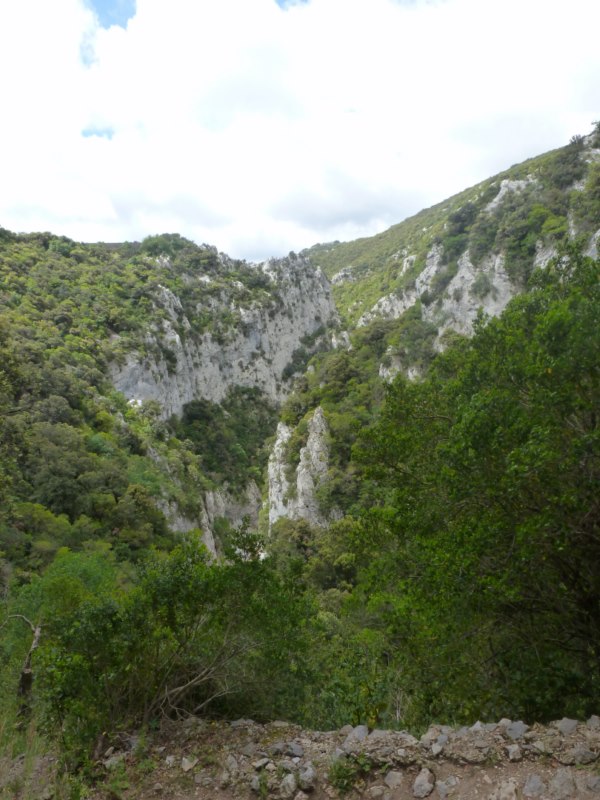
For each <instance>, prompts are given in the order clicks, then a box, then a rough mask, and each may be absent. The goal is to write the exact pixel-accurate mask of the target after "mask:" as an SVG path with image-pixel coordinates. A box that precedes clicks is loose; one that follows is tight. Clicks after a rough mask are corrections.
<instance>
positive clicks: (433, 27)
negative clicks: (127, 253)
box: [0, 0, 600, 258]
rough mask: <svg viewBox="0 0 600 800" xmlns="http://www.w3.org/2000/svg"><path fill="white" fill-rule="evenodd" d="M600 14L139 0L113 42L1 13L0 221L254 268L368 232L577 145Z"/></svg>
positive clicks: (79, 0)
mask: <svg viewBox="0 0 600 800" xmlns="http://www.w3.org/2000/svg"><path fill="white" fill-rule="evenodd" d="M599 23H600V4H599V3H598V2H597V0H570V1H569V3H568V4H567V3H566V2H564V1H563V0H545V2H542V0H485V2H482V0H437V1H434V2H427V0H415V2H398V0H309V2H307V3H303V4H292V5H290V6H289V7H288V8H287V9H286V10H282V9H280V8H279V7H278V5H277V4H276V3H275V1H274V0H202V2H196V0H170V2H169V3H168V4H167V3H164V2H163V0H138V2H137V13H136V15H135V17H133V18H132V19H131V20H130V21H129V23H128V25H127V28H126V29H125V30H124V29H122V28H119V27H112V28H109V29H108V30H105V29H102V28H100V27H99V25H98V22H97V19H95V18H94V15H93V14H92V13H91V12H90V11H89V10H88V9H86V7H85V5H84V2H83V0H55V1H54V2H53V3H51V4H50V3H48V2H47V0H19V2H18V3H5V4H2V6H1V7H0V70H1V74H2V75H3V76H5V78H6V79H5V81H4V85H3V109H4V114H3V125H2V127H1V128H0V146H1V148H2V154H3V174H2V182H1V184H0V224H2V225H4V226H5V227H9V228H12V229H15V230H32V229H40V228H41V229H51V230H53V231H55V232H57V233H64V234H66V235H69V236H72V237H73V238H76V239H84V240H97V239H104V240H107V241H117V240H120V239H135V238H141V237H143V236H145V235H148V234H152V233H157V232H162V231H178V232H180V233H182V234H184V235H187V236H190V237H192V238H194V239H196V240H197V241H207V242H210V243H214V244H216V245H217V246H218V247H219V248H220V249H223V250H226V251H228V252H230V253H231V254H232V255H236V256H242V257H248V258H259V257H265V256H267V255H269V254H271V253H281V252H287V251H288V250H289V249H295V250H297V249H300V248H302V247H304V246H307V245H310V244H312V243H314V242H316V241H328V240H331V239H336V238H339V239H342V238H352V237H355V236H359V235H367V234H369V233H373V232H375V231H376V230H381V229H383V228H385V227H387V226H388V225H391V224H393V223H394V222H398V221H400V220H401V219H402V218H404V217H405V216H407V215H409V214H411V213H415V212H416V211H418V210H419V209H420V208H421V207H422V206H424V205H430V204H432V203H434V202H437V201H439V200H442V199H444V198H445V197H446V196H448V195H449V194H452V193H454V192H457V191H460V190H461V189H463V188H465V187H466V186H469V185H471V184H473V183H475V182H476V181H478V180H481V179H483V178H485V177H488V176H489V175H491V174H493V173H494V172H496V171H498V170H500V169H503V168H505V167H507V166H509V165H510V164H512V163H515V162H517V161H519V160H522V159H524V158H527V157H529V156H533V155H536V154H538V153H540V152H543V151H544V150H546V149H550V148H552V147H557V146H560V145H561V144H564V143H566V142H567V141H568V139H569V138H570V136H571V135H572V134H574V133H585V132H587V131H588V130H589V129H590V125H591V122H592V120H595V119H597V118H598V117H599V116H600V111H599V109H598V108H597V106H596V107H594V104H597V103H598V95H597V79H598V76H599V75H600V51H599V50H598V48H597V47H596V38H597V31H598V29H599V27H600V25H599ZM82 53H83V54H84V58H82ZM84 130H87V131H89V130H99V131H102V130H110V131H112V132H113V135H112V138H110V139H109V138H105V137H100V136H88V137H84V136H83V135H82V133H83V131H84Z"/></svg>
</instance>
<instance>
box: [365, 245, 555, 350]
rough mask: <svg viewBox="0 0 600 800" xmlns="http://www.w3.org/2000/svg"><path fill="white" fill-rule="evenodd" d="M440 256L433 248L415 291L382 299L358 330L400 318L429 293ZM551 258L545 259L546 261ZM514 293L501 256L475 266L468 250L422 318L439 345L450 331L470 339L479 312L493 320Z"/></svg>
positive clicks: (436, 249)
mask: <svg viewBox="0 0 600 800" xmlns="http://www.w3.org/2000/svg"><path fill="white" fill-rule="evenodd" d="M544 255H547V254H546V253H544ZM442 256H443V252H442V248H441V246H439V245H434V246H433V247H432V248H431V250H430V251H429V253H428V254H427V260H426V263H425V267H424V268H423V270H422V272H421V273H420V275H419V276H418V277H417V279H416V281H415V285H414V287H413V288H411V289H407V290H405V291H404V292H403V293H401V294H400V295H397V294H390V295H386V296H385V297H382V298H381V299H380V300H378V301H377V303H376V304H375V305H374V306H373V308H372V309H371V310H370V311H368V312H367V313H365V314H363V316H362V317H361V318H360V320H359V321H358V325H359V327H360V326H364V325H368V324H369V323H370V322H372V321H373V320H374V319H376V318H377V317H383V318H386V319H397V318H398V317H401V316H402V314H404V312H405V311H407V310H408V309H409V308H411V307H412V306H413V305H414V304H415V303H416V302H417V301H418V300H419V299H421V298H422V297H423V295H424V294H425V293H427V292H430V291H431V289H432V285H433V281H434V278H435V276H436V275H437V274H438V272H439V271H440V270H441V269H443V265H442ZM550 257H551V256H550V255H548V256H547V259H549V258H550ZM517 291H518V290H517V288H516V287H515V286H514V285H513V284H512V282H511V280H510V278H509V276H508V274H507V273H506V270H505V269H504V257H503V256H502V254H490V255H489V256H487V257H486V258H485V259H484V260H483V262H482V263H481V264H480V265H478V266H475V265H474V264H473V263H472V261H471V259H470V256H469V251H468V250H467V251H466V252H465V253H463V254H462V256H461V257H460V258H459V259H458V270H457V272H456V274H455V275H454V276H453V277H452V279H451V280H450V281H449V283H448V285H447V287H446V289H445V290H444V292H443V294H441V295H440V297H439V298H437V299H435V300H434V299H432V300H431V301H429V300H428V302H427V303H425V302H423V307H422V308H423V310H422V313H423V318H424V319H426V320H427V321H429V322H432V323H433V324H435V325H436V326H437V328H438V341H439V340H441V338H442V337H443V335H444V334H445V333H446V332H447V331H449V330H452V331H456V332H457V333H462V334H466V335H469V334H471V333H472V332H473V323H474V321H475V319H476V318H477V315H478V314H479V313H480V311H483V312H484V313H485V314H488V315H489V316H492V317H495V316H498V315H499V314H501V313H502V311H503V310H504V308H505V307H506V306H507V304H508V302H509V301H510V300H511V298H512V297H513V296H514V295H515V294H516V293H517Z"/></svg>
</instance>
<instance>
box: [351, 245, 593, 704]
mask: <svg viewBox="0 0 600 800" xmlns="http://www.w3.org/2000/svg"><path fill="white" fill-rule="evenodd" d="M598 285H600V284H599V282H598V264H597V263H595V262H592V261H591V260H589V259H585V258H583V257H581V256H580V255H579V254H578V253H577V252H575V251H570V252H569V254H568V256H565V257H563V258H562V259H560V260H559V261H558V262H557V263H556V264H555V265H554V267H552V268H548V270H547V271H546V272H545V273H542V274H540V275H538V276H536V289H535V290H534V291H533V292H532V293H531V294H530V295H527V296H524V297H523V298H520V299H518V300H515V301H513V303H512V304H511V306H509V309H508V310H507V312H506V313H505V314H504V315H503V317H502V318H500V319H498V320H492V321H491V322H489V323H488V324H487V325H486V326H485V327H481V328H480V330H479V331H478V333H477V335H476V336H475V337H474V339H473V341H472V343H469V344H468V345H461V347H460V348H459V350H458V351H450V352H449V353H448V354H447V355H446V356H445V357H443V358H440V359H438V361H437V362H436V363H435V365H434V368H433V371H432V373H431V375H430V377H429V378H428V379H427V380H425V381H423V382H422V383H418V384H409V383H406V382H405V381H402V380H400V379H398V380H397V382H396V383H395V384H394V387H393V388H392V389H391V390H390V393H389V396H388V398H387V400H386V405H385V408H384V413H383V415H382V418H381V421H380V422H379V423H378V424H377V425H376V426H375V428H374V429H373V431H372V432H371V433H368V434H367V435H366V436H365V438H364V440H363V443H362V445H361V448H360V453H361V458H362V459H363V460H364V461H366V462H367V463H368V464H370V467H369V474H370V475H371V477H372V478H376V479H377V482H378V487H379V488H378V494H379V497H380V500H379V503H380V504H381V508H380V509H374V510H373V511H371V512H369V515H368V516H369V518H370V520H371V522H370V526H371V528H372V531H373V533H375V532H376V531H377V530H381V533H380V534H378V537H380V538H377V539H375V542H373V541H372V540H371V541H370V546H371V547H373V545H375V546H376V547H382V548H383V550H382V555H381V557H380V558H377V557H375V558H373V557H372V553H371V564H370V565H369V567H368V569H366V571H365V572H364V573H363V575H362V577H361V581H362V582H361V586H363V587H364V588H365V590H366V587H369V589H368V597H369V598H371V599H370V600H368V601H367V602H369V603H374V602H376V603H377V609H378V614H377V616H378V619H379V620H380V624H383V620H384V619H385V618H386V617H388V621H387V624H386V627H387V631H388V636H391V637H392V638H397V639H398V640H399V641H404V643H405V644H404V645H403V647H406V648H407V652H409V651H410V656H411V660H410V661H408V662H407V661H405V660H404V659H402V662H403V670H404V672H405V674H407V675H410V678H409V680H408V685H410V691H411V692H412V695H413V696H412V702H413V704H414V703H415V702H418V703H419V704H420V705H421V714H422V715H423V717H426V716H427V715H434V716H447V715H448V714H449V713H452V712H454V713H456V709H457V707H458V705H459V704H460V703H463V702H464V698H465V696H466V694H467V692H469V693H470V694H471V695H474V696H475V697H476V698H477V707H474V706H473V705H470V706H469V707H468V708H467V709H466V714H465V716H471V715H473V714H479V715H488V716H489V715H494V714H498V713H501V710H502V711H503V713H507V709H510V710H511V712H510V713H511V714H512V713H514V714H523V715H525V716H527V717H529V718H531V717H536V718H539V717H548V716H550V715H553V714H556V713H560V712H559V711H558V709H562V710H564V713H571V714H577V713H579V714H581V713H583V712H584V710H589V709H590V708H591V707H593V705H594V703H595V702H596V701H597V696H598V694H597V693H598V682H599V680H600V675H599V674H598V672H597V667H596V664H597V663H598V662H597V656H596V653H595V644H594V643H595V642H596V641H597V637H598V632H597V628H598V625H599V624H600V618H598V617H597V615H596V614H595V612H593V611H592V609H593V608H596V607H597V606H598V602H599V598H600V587H599V586H598V582H597V578H596V576H597V574H598V559H599V558H600V550H598V552H596V550H597V549H598V546H599V542H600V538H599V537H598V529H597V526H598V511H599V509H598V500H597V486H598V478H599V477H600V476H599V475H598V473H597V464H596V460H595V458H594V455H593V453H595V452H597V448H598V429H597V422H596V420H597V418H598V411H599V409H598V407H597V403H598V396H599V395H598V378H599V375H598V369H597V365H598V356H599V355H600V352H599V350H600V342H599V340H598V329H597V325H596V324H595V322H594V320H595V314H596V312H595V310H594V309H595V308H596V307H597V302H598V297H597V294H598ZM383 508H387V509H388V511H387V512H386V513H385V514H383ZM378 596H379V597H380V598H381V600H383V598H386V599H385V601H384V604H383V605H382V604H381V600H379V601H377V600H376V598H377V597H378ZM390 601H391V602H392V603H393V604H394V605H395V606H396V610H395V611H394V612H393V613H392V616H389V614H390V611H391V610H392V608H393V606H390ZM408 608H410V609H411V615H410V616H411V618H412V619H410V620H409V619H407V610H408ZM386 609H387V610H386ZM457 643H460V644H459V645H457ZM432 653H435V657H434V659H432V658H431V654H432ZM541 654H543V657H542V656H541ZM411 662H412V663H413V665H415V666H414V667H413V669H412V670H410V669H408V668H409V666H410V663H411ZM517 665H518V666H517ZM416 672H418V673H419V674H420V675H421V676H422V677H421V678H419V674H416ZM413 682H414V683H413ZM474 686H477V687H478V690H477V691H476V692H474V691H473V687H474ZM419 687H421V689H420V690H419ZM420 691H421V695H420Z"/></svg>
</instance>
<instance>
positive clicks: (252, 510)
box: [161, 481, 262, 556]
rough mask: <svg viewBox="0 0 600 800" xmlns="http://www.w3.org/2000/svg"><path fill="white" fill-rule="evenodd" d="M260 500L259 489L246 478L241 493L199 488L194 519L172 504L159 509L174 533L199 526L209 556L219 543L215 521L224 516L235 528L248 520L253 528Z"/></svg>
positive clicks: (216, 522)
mask: <svg viewBox="0 0 600 800" xmlns="http://www.w3.org/2000/svg"><path fill="white" fill-rule="evenodd" d="M261 501H262V497H261V492H260V489H259V488H258V486H257V485H256V483H255V482H254V481H250V482H249V483H248V485H247V486H246V487H245V489H244V491H243V493H242V494H241V495H234V494H231V493H230V492H228V491H227V490H226V489H224V488H223V489H214V490H211V491H204V492H202V494H201V498H200V514H199V516H198V517H197V518H195V519H192V518H191V517H186V516H185V515H183V514H182V513H181V512H180V511H179V509H178V508H177V507H176V506H175V505H173V504H163V505H162V506H161V510H162V512H163V513H164V514H165V516H166V518H167V522H168V523H169V527H170V528H171V530H173V531H175V532H177V533H187V532H188V531H191V530H194V529H195V528H199V529H200V530H201V531H202V539H203V542H204V544H205V545H206V548H207V549H208V551H209V552H210V553H211V554H212V555H213V556H219V555H221V552H220V549H221V543H220V542H219V539H218V535H217V534H216V531H215V529H216V526H217V524H218V521H219V520H225V521H226V522H227V523H228V524H229V525H230V526H231V527H232V528H239V527H240V526H241V525H242V524H243V523H244V522H245V520H248V522H249V523H250V525H251V526H252V527H254V528H255V527H256V526H257V524H258V511H259V509H260V505H261Z"/></svg>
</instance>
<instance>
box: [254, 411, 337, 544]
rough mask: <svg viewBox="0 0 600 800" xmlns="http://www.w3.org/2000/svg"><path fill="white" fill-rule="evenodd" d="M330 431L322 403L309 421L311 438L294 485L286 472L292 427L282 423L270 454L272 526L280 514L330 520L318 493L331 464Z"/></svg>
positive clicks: (311, 520) (320, 523)
mask: <svg viewBox="0 0 600 800" xmlns="http://www.w3.org/2000/svg"><path fill="white" fill-rule="evenodd" d="M328 433H329V428H328V426H327V420H326V419H325V414H324V413H323V409H322V408H321V407H320V406H319V407H318V408H317V409H316V410H315V413H314V414H313V416H312V418H311V420H310V422H309V423H308V439H307V441H306V445H305V446H304V447H303V448H302V449H301V450H300V461H299V464H298V466H297V468H296V471H295V485H294V486H293V489H292V487H291V486H290V483H289V481H288V479H287V476H286V469H287V462H286V458H285V454H286V448H287V444H288V441H289V439H290V436H291V435H292V430H291V428H290V427H289V426H288V425H285V424H284V423H283V422H280V423H279V426H278V428H277V439H276V441H275V445H274V447H273V450H272V452H271V456H270V458H269V469H268V476H269V487H268V488H269V494H268V500H267V503H268V509H269V528H270V527H271V526H272V525H273V524H274V523H275V522H276V521H277V520H278V519H279V518H280V517H287V518H288V519H293V520H299V519H304V520H306V521H307V522H308V523H309V524H310V525H315V526H325V525H327V523H328V522H329V521H330V519H328V518H327V517H326V516H325V515H324V514H323V513H322V511H321V509H320V507H319V503H318V500H317V496H316V490H317V487H318V486H319V483H320V482H321V481H322V480H323V479H324V478H325V477H326V475H327V470H328V466H329V446H328V444H327V436H328ZM334 516H335V515H334Z"/></svg>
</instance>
